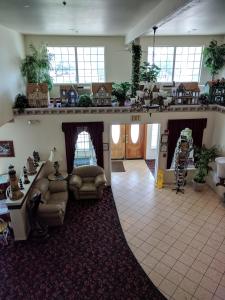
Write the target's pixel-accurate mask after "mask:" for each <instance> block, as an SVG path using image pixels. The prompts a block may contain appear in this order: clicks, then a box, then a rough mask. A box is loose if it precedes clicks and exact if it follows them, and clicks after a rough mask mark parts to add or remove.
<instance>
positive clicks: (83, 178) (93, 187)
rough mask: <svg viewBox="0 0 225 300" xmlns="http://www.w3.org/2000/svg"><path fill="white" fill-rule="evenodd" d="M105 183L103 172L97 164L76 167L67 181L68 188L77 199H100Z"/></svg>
mask: <svg viewBox="0 0 225 300" xmlns="http://www.w3.org/2000/svg"><path fill="white" fill-rule="evenodd" d="M105 185H106V177H105V172H104V169H103V168H101V167H99V166H81V167H76V168H74V169H73V172H72V176H71V178H70V181H69V189H70V190H71V191H72V192H73V194H74V197H75V199H77V200H80V199H101V198H102V194H103V189H104V187H105Z"/></svg>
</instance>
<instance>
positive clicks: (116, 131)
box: [112, 125, 120, 144]
mask: <svg viewBox="0 0 225 300" xmlns="http://www.w3.org/2000/svg"><path fill="white" fill-rule="evenodd" d="M119 139H120V125H112V140H113V143H114V144H118V142H119Z"/></svg>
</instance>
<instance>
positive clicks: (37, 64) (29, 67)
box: [21, 45, 53, 90]
mask: <svg viewBox="0 0 225 300" xmlns="http://www.w3.org/2000/svg"><path fill="white" fill-rule="evenodd" d="M30 51H31V54H30V55H27V56H26V57H25V58H24V59H23V61H22V65H21V73H22V75H23V76H24V77H26V79H27V82H28V83H47V84H48V89H49V90H51V89H52V86H53V81H52V78H51V76H50V75H49V71H50V68H51V55H50V54H49V53H48V50H47V47H46V45H42V46H41V47H40V48H39V49H36V48H35V47H34V46H33V45H30Z"/></svg>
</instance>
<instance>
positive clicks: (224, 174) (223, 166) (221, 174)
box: [215, 157, 225, 187]
mask: <svg viewBox="0 0 225 300" xmlns="http://www.w3.org/2000/svg"><path fill="white" fill-rule="evenodd" d="M215 162H216V170H217V177H218V178H219V180H220V181H219V182H217V184H216V186H218V185H222V186H224V187H225V157H217V158H216V159H215Z"/></svg>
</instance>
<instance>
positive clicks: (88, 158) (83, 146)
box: [74, 131, 97, 166]
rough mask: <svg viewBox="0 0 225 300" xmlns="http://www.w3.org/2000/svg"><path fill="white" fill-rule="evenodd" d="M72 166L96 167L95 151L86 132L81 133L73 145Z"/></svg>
mask: <svg viewBox="0 0 225 300" xmlns="http://www.w3.org/2000/svg"><path fill="white" fill-rule="evenodd" d="M74 165H75V166H82V165H97V161H96V155H95V150H94V147H93V144H92V141H91V138H90V135H89V133H88V132H86V131H82V132H81V133H80V134H79V135H78V138H77V142H76V145H75V158H74Z"/></svg>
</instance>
